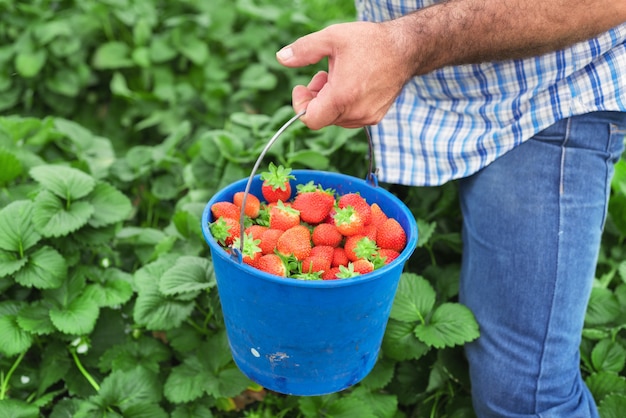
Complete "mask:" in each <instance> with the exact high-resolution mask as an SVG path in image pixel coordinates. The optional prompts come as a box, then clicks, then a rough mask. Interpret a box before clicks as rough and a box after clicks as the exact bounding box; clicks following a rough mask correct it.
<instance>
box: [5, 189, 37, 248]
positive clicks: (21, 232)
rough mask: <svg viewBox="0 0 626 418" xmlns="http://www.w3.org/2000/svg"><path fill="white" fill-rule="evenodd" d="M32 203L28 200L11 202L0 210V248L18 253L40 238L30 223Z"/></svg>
mask: <svg viewBox="0 0 626 418" xmlns="http://www.w3.org/2000/svg"><path fill="white" fill-rule="evenodd" d="M32 214H33V203H32V202H31V201H29V200H18V201H15V202H11V203H9V204H8V205H6V206H5V207H4V208H3V209H2V210H0V249H3V250H6V251H13V252H16V253H18V254H20V255H23V254H24V251H26V250H28V249H29V248H31V247H32V246H34V245H35V244H37V243H38V242H39V240H40V239H41V235H40V234H39V233H37V231H36V230H35V228H34V227H33V225H32V223H31V218H32Z"/></svg>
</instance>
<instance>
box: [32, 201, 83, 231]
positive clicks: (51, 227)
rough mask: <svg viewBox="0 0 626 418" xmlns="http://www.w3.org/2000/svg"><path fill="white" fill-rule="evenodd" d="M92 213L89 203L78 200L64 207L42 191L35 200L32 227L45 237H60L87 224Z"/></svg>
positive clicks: (60, 202)
mask: <svg viewBox="0 0 626 418" xmlns="http://www.w3.org/2000/svg"><path fill="white" fill-rule="evenodd" d="M93 212H94V207H93V205H92V204H91V203H89V202H85V201H80V200H79V201H76V202H72V203H71V204H69V206H67V205H65V206H64V204H63V202H62V201H61V200H60V199H59V198H58V197H57V196H55V195H54V194H52V193H51V192H49V191H47V190H43V191H41V192H40V193H39V194H38V195H37V197H36V198H35V208H34V210H33V225H35V228H37V230H38V231H39V233H41V234H42V235H43V236H45V237H61V236H65V235H68V234H69V233H71V232H74V231H76V230H77V229H79V228H80V227H82V226H84V225H85V224H87V222H88V221H89V218H90V217H91V215H92V214H93Z"/></svg>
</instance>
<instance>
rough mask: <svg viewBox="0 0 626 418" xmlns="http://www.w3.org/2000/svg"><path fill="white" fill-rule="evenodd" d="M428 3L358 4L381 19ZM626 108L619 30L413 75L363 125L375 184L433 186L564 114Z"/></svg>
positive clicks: (362, 12) (625, 58)
mask: <svg viewBox="0 0 626 418" xmlns="http://www.w3.org/2000/svg"><path fill="white" fill-rule="evenodd" d="M435 2H436V0H417V1H415V2H411V6H409V5H408V3H409V2H408V1H403V0H387V1H385V0H357V1H356V3H357V10H358V12H359V18H360V19H361V20H366V21H383V20H389V19H393V18H396V17H399V16H401V15H403V14H406V13H408V12H410V11H411V10H415V9H417V8H420V7H425V6H428V5H429V4H432V3H435ZM597 110H615V111H626V24H622V25H620V26H617V27H615V28H613V29H611V30H610V31H608V32H605V33H604V34H602V35H600V36H598V37H596V38H593V39H590V40H588V41H585V42H580V43H578V44H575V45H573V46H571V47H569V48H566V49H563V50H559V51H556V52H553V53H549V54H546V55H542V56H539V57H535V58H528V59H521V60H510V61H502V62H493V63H484V64H480V65H461V66H451V67H445V68H441V69H439V70H436V71H433V72H431V73H429V74H426V75H424V76H420V77H414V78H413V79H412V80H411V81H410V82H409V83H408V84H407V85H406V86H405V88H404V90H403V91H402V93H401V94H400V96H399V97H398V98H397V99H396V101H395V103H394V104H393V106H392V107H391V108H390V109H389V112H388V113H387V115H386V116H385V118H384V119H383V121H382V122H380V123H379V124H378V125H376V126H372V127H370V133H371V136H372V138H373V142H374V152H375V157H376V163H377V168H378V177H379V179H380V180H381V181H384V182H388V183H400V184H407V185H416V186H422V185H423V186H434V185H439V184H443V183H445V182H447V181H449V180H452V179H456V178H461V177H466V176H469V175H471V174H473V173H475V172H476V171H478V170H480V169H481V168H483V167H485V166H486V165H487V164H489V163H491V162H492V161H494V160H495V159H496V158H498V157H500V156H501V155H503V154H504V153H506V152H507V151H510V150H511V149H513V148H514V147H516V146H517V145H519V144H521V143H522V142H524V141H525V140H527V139H529V138H530V137H532V136H533V135H534V134H536V133H537V132H539V131H541V130H543V129H545V128H547V127H548V126H550V125H552V124H553V123H554V122H556V121H558V120H560V119H562V118H566V117H569V116H573V115H577V114H582V113H588V112H592V111H597Z"/></svg>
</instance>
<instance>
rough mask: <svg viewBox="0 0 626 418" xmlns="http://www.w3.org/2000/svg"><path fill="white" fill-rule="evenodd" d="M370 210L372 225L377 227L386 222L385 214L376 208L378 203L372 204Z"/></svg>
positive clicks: (378, 207) (379, 208)
mask: <svg viewBox="0 0 626 418" xmlns="http://www.w3.org/2000/svg"><path fill="white" fill-rule="evenodd" d="M370 209H371V212H372V221H371V224H372V225H374V226H376V227H379V226H380V225H381V224H382V223H383V222H385V221H386V220H387V215H386V214H385V212H383V210H382V209H381V207H380V206H378V203H372V205H371V206H370Z"/></svg>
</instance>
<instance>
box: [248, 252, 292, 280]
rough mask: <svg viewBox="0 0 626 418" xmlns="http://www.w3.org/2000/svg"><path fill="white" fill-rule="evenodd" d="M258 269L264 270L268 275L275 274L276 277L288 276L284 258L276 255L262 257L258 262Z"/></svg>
mask: <svg viewBox="0 0 626 418" xmlns="http://www.w3.org/2000/svg"><path fill="white" fill-rule="evenodd" d="M255 267H256V268H258V269H259V270H263V271H264V272H266V273H270V274H274V275H276V276H282V277H286V276H287V267H286V266H285V263H284V262H283V260H282V258H280V257H279V256H277V255H276V254H265V255H262V256H261V257H260V258H259V259H258V260H257V262H256V265H255Z"/></svg>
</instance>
